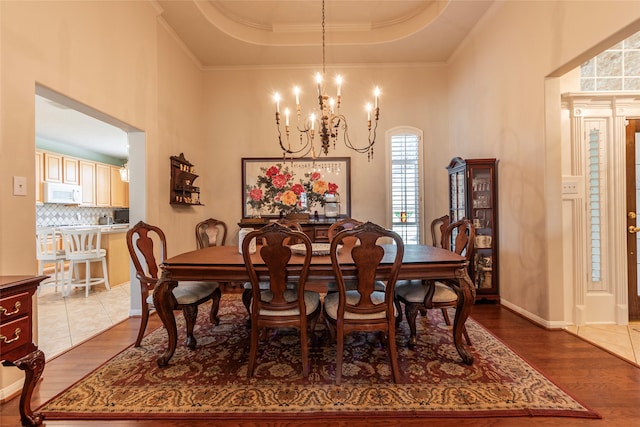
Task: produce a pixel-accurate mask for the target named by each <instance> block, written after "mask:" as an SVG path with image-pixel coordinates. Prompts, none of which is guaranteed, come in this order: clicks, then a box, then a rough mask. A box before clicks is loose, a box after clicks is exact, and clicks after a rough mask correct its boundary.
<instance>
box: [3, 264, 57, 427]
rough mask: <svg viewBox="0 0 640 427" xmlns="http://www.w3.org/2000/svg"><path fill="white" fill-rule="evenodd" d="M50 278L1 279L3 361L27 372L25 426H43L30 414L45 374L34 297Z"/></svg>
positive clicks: (39, 418)
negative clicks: (35, 325)
mask: <svg viewBox="0 0 640 427" xmlns="http://www.w3.org/2000/svg"><path fill="white" fill-rule="evenodd" d="M46 278H47V276H0V360H2V364H3V365H5V366H17V367H18V368H19V369H22V370H23V371H25V380H24V386H23V387H22V394H21V395H20V418H21V421H22V425H23V426H37V425H40V424H42V420H43V418H44V417H43V416H42V415H41V414H39V413H34V412H32V411H31V394H32V393H33V388H34V387H35V384H36V383H37V382H38V379H40V376H41V375H42V371H43V370H44V364H45V360H44V353H43V352H42V351H40V350H38V347H37V346H36V345H35V344H34V343H33V332H32V330H33V310H32V309H33V306H32V300H33V294H34V293H35V291H36V289H37V288H38V284H39V283H40V282H41V281H42V280H44V279H46Z"/></svg>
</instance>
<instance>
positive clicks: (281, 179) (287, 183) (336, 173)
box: [242, 157, 351, 218]
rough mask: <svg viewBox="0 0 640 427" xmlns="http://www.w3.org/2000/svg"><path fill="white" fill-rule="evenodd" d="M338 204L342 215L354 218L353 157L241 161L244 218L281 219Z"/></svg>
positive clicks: (319, 212)
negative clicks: (337, 202)
mask: <svg viewBox="0 0 640 427" xmlns="http://www.w3.org/2000/svg"><path fill="white" fill-rule="evenodd" d="M327 201H330V203H332V204H335V203H336V201H339V206H340V215H341V216H350V215H351V158H350V157H323V158H321V159H315V160H313V159H311V158H309V159H307V158H304V159H294V160H291V159H287V160H283V159H282V157H273V158H271V157H260V158H253V157H251V158H243V159H242V217H243V218H257V217H266V218H278V217H280V216H286V215H289V214H298V213H309V214H310V215H311V217H314V214H315V212H317V213H318V216H319V217H320V218H322V217H323V216H324V207H325V204H326V202H327Z"/></svg>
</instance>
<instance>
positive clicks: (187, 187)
mask: <svg viewBox="0 0 640 427" xmlns="http://www.w3.org/2000/svg"><path fill="white" fill-rule="evenodd" d="M197 178H198V175H196V173H195V166H194V165H193V163H191V162H190V161H188V160H187V159H185V158H184V154H183V153H180V155H179V156H171V188H170V191H169V194H170V199H169V203H171V204H172V205H183V206H204V205H203V204H202V203H201V201H200V187H196V186H195V185H194V182H195V180H196V179H197Z"/></svg>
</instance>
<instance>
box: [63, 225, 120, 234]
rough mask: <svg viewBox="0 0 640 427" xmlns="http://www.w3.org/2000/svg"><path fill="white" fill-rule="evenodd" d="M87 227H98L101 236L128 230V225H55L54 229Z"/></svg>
mask: <svg viewBox="0 0 640 427" xmlns="http://www.w3.org/2000/svg"><path fill="white" fill-rule="evenodd" d="M87 227H100V231H101V232H102V234H113V233H126V232H127V230H129V224H109V225H98V224H77V225H56V226H55V228H58V229H63V228H67V229H68V228H87Z"/></svg>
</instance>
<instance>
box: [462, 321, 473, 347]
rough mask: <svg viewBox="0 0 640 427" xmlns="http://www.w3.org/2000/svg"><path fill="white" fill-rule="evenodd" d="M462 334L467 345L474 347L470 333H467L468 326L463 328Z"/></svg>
mask: <svg viewBox="0 0 640 427" xmlns="http://www.w3.org/2000/svg"><path fill="white" fill-rule="evenodd" d="M462 334H463V335H464V339H465V341H466V342H467V345H473V344H471V339H470V338H469V333H468V332H467V327H466V325H465V326H464V327H463V328H462Z"/></svg>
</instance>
